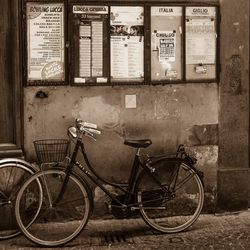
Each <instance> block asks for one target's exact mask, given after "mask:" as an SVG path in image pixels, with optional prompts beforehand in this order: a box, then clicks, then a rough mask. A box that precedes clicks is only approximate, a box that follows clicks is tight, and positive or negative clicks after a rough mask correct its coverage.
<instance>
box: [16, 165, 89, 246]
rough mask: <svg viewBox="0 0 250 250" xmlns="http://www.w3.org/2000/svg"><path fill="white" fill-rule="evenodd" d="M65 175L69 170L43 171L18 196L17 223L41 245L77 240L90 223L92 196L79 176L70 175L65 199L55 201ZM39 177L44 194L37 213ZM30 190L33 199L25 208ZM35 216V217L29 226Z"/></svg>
mask: <svg viewBox="0 0 250 250" xmlns="http://www.w3.org/2000/svg"><path fill="white" fill-rule="evenodd" d="M65 176H66V174H65V172H63V171H61V170H58V169H51V170H45V171H43V172H39V173H37V174H36V175H34V176H32V177H31V178H30V179H28V180H27V181H26V182H25V184H24V186H23V187H22V188H21V190H20V192H19V194H18V196H17V201H16V217H17V222H18V224H19V226H20V228H21V230H22V231H23V233H24V234H25V235H26V236H27V237H28V238H29V239H30V240H31V241H33V242H35V243H37V244H39V245H43V246H59V245H63V244H65V243H67V242H69V241H71V240H72V239H74V238H75V237H76V236H77V235H78V234H79V233H80V232H81V230H82V229H83V228H84V226H85V225H86V223H87V220H88V216H89V210H90V206H89V197H88V193H87V191H86V188H85V186H84V185H83V184H82V183H81V181H80V180H79V179H78V178H77V177H76V176H74V175H71V176H70V178H69V181H68V184H67V187H66V191H65V193H64V195H63V197H62V199H60V201H59V202H58V203H56V204H55V201H56V200H57V197H58V195H59V193H60V191H61V188H62V185H63V182H64V179H65ZM38 179H39V183H41V185H42V192H43V197H42V205H41V207H40V208H39V213H38V214H37V215H36V216H35V214H34V213H36V212H37V211H38V207H37V206H38V205H39V203H37V201H38V200H39V197H38V196H39V190H38V188H37V180H38ZM27 193H32V197H33V199H32V200H31V202H30V203H28V206H27V205H26V207H25V206H24V204H27ZM24 207H25V209H23V208H24ZM29 208H32V209H31V212H29V213H27V211H28V209H29ZM32 211H34V212H32ZM34 216H35V217H36V218H35V220H34V221H33V223H32V224H31V225H30V226H28V225H29V224H30V220H31V218H34Z"/></svg>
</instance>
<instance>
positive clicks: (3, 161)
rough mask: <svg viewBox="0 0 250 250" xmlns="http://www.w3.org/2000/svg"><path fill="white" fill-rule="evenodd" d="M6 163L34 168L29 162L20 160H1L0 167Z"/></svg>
mask: <svg viewBox="0 0 250 250" xmlns="http://www.w3.org/2000/svg"><path fill="white" fill-rule="evenodd" d="M5 163H19V164H21V165H24V166H29V167H31V168H33V166H32V165H31V164H30V163H29V162H27V161H25V160H22V159H19V158H4V159H0V165H2V164H5Z"/></svg>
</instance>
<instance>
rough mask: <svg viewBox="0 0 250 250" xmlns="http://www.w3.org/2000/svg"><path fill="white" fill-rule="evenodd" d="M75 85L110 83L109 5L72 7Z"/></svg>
mask: <svg viewBox="0 0 250 250" xmlns="http://www.w3.org/2000/svg"><path fill="white" fill-rule="evenodd" d="M72 14H73V32H74V41H73V47H74V49H73V51H74V54H73V62H74V79H73V81H74V84H76V85H84V84H92V83H100V84H104V83H107V81H108V65H107V64H105V62H104V57H105V55H106V54H107V52H106V50H107V47H108V46H107V31H108V6H90V5H73V6H72Z"/></svg>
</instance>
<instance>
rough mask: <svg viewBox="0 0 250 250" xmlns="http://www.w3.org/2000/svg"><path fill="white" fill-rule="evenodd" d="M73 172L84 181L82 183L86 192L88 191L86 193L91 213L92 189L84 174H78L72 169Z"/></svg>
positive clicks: (92, 207) (92, 203)
mask: <svg viewBox="0 0 250 250" xmlns="http://www.w3.org/2000/svg"><path fill="white" fill-rule="evenodd" d="M73 173H74V174H75V175H76V176H77V177H78V178H79V179H80V180H81V181H82V182H83V183H84V185H85V187H86V189H87V192H88V195H89V198H90V212H91V213H92V212H93V211H94V198H93V191H92V189H91V188H90V185H89V183H88V181H87V180H86V179H85V177H84V176H81V175H79V174H78V173H76V172H75V171H73Z"/></svg>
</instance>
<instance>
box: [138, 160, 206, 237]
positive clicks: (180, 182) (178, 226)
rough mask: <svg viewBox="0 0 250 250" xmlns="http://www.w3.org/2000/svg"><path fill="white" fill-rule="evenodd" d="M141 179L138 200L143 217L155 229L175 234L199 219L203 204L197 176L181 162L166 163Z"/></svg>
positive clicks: (200, 185)
mask: <svg viewBox="0 0 250 250" xmlns="http://www.w3.org/2000/svg"><path fill="white" fill-rule="evenodd" d="M152 174H153V176H154V177H152V175H149V174H147V173H146V172H145V173H144V175H142V177H141V178H140V179H139V183H138V189H137V193H138V195H137V198H138V203H139V208H140V213H141V215H142V217H143V219H144V220H145V221H146V223H147V224H148V225H149V226H151V227H152V228H154V229H156V230H158V231H160V232H164V233H176V232H180V231H183V230H185V229H187V228H188V227H190V226H191V225H192V224H193V223H194V222H195V221H196V220H197V218H198V216H199V215H200V212H201V210H202V207H203V201H204V191H203V184H202V181H201V179H200V177H199V175H198V174H197V172H196V171H195V170H194V169H193V168H191V167H190V166H189V165H187V164H185V163H184V162H180V161H179V160H176V161H175V160H169V161H165V162H164V164H161V165H160V166H159V167H155V169H154V170H153V171H152Z"/></svg>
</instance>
